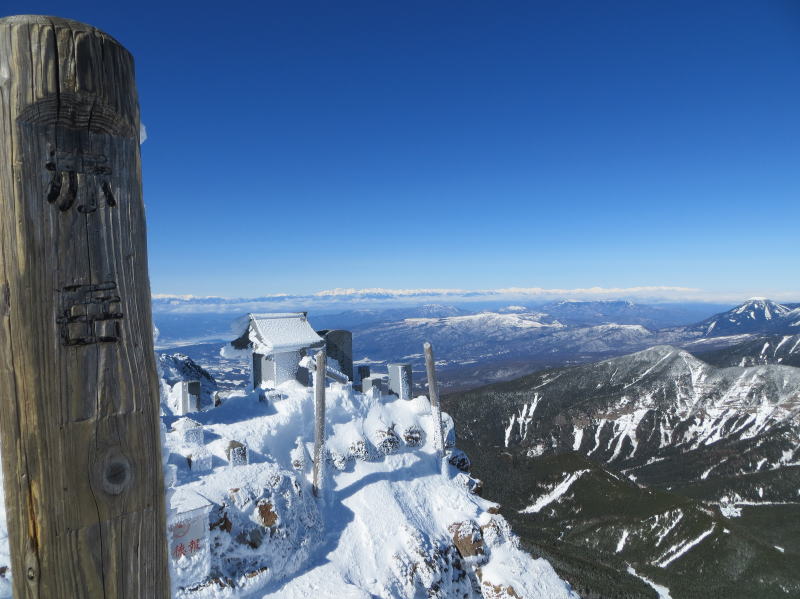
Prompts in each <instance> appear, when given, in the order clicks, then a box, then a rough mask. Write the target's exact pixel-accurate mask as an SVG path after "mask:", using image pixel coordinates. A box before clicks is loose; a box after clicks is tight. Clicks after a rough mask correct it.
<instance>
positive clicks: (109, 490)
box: [0, 16, 169, 599]
mask: <svg viewBox="0 0 800 599" xmlns="http://www.w3.org/2000/svg"><path fill="white" fill-rule="evenodd" d="M0 157H2V158H0V438H1V439H2V455H3V471H4V474H5V476H4V480H5V483H4V485H5V499H6V509H7V516H8V529H9V541H10V545H11V564H12V572H13V578H14V597H16V598H17V599H34V598H36V599H50V598H52V599H61V598H64V599H66V598H69V599H84V598H90V599H95V598H101V597H102V598H103V599H143V598H145V597H147V598H151V597H152V598H155V599H166V598H167V597H169V578H168V568H167V543H166V526H165V511H164V484H163V473H162V466H161V443H160V436H159V422H158V419H159V400H158V380H157V375H156V366H155V358H154V355H153V340H152V333H153V327H152V316H151V312H150V283H149V280H148V273H147V255H146V243H145V241H146V239H145V222H144V205H143V202H142V187H141V167H140V157H139V105H138V99H137V95H136V86H135V83H134V72H133V59H132V57H131V55H130V54H129V53H128V52H127V51H126V50H125V49H124V48H123V47H122V46H121V45H120V44H119V43H118V42H117V41H115V40H114V39H113V38H111V37H110V36H108V35H106V34H105V33H103V32H101V31H98V30H97V29H95V28H93V27H91V26H88V25H84V24H82V23H78V22H75V21H70V20H66V19H59V18H54V17H41V16H15V17H8V18H5V19H0Z"/></svg>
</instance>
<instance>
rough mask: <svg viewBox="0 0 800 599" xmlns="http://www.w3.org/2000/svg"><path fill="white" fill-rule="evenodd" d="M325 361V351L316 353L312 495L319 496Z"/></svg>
mask: <svg viewBox="0 0 800 599" xmlns="http://www.w3.org/2000/svg"><path fill="white" fill-rule="evenodd" d="M326 370H327V359H326V356H325V350H324V349H322V350H320V351H318V352H317V355H316V357H315V368H314V371H315V374H314V483H313V485H314V486H313V489H314V495H317V496H319V492H320V490H321V489H322V478H323V476H324V475H325V464H324V463H323V460H324V449H325V377H326Z"/></svg>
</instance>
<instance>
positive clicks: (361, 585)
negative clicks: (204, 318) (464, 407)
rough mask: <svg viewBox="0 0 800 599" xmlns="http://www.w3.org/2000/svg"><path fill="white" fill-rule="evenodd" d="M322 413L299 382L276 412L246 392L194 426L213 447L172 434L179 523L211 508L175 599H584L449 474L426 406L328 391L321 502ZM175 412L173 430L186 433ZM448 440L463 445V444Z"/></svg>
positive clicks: (456, 474)
mask: <svg viewBox="0 0 800 599" xmlns="http://www.w3.org/2000/svg"><path fill="white" fill-rule="evenodd" d="M262 395H263V394H262ZM167 401H169V400H168V399H167ZM313 406H314V403H313V397H312V389H311V388H306V387H303V386H301V385H299V384H297V383H295V382H290V383H286V384H284V385H281V386H280V387H279V388H278V389H277V390H276V392H272V393H270V399H269V401H266V402H264V401H259V392H258V391H256V392H250V393H248V392H246V391H244V390H241V391H238V392H234V393H231V394H230V395H229V396H228V397H227V398H226V399H225V400H224V402H223V403H222V405H220V406H218V407H216V408H209V409H207V410H206V411H203V412H197V413H193V414H190V416H191V418H192V419H193V420H195V421H196V422H198V423H200V424H201V425H203V429H204V431H203V436H204V438H203V447H202V448H201V447H200V446H198V445H197V444H196V443H195V444H194V447H192V446H190V445H191V444H190V445H187V444H186V443H185V442H184V440H183V439H184V435H183V433H181V432H180V430H176V431H173V432H168V433H167V434H166V435H165V440H166V441H165V443H166V450H167V453H168V454H169V456H168V464H169V466H168V467H167V468H168V479H171V480H172V481H173V487H172V489H171V490H170V494H171V499H170V503H171V507H172V508H173V513H172V515H171V518H172V520H171V522H172V521H175V520H176V519H177V520H180V517H179V516H178V515H177V512H180V511H187V510H189V509H191V508H195V507H196V503H197V498H198V497H200V498H201V499H200V501H201V502H203V500H205V501H206V502H208V504H210V505H208V507H207V511H208V512H209V523H210V525H211V531H210V534H209V539H208V541H207V542H208V546H207V547H206V546H202V545H204V543H197V546H201V547H200V549H199V550H198V551H197V553H196V555H189V554H188V552H186V551H184V552H183V553H186V554H187V555H186V556H185V557H184V556H182V555H181V556H180V557H179V558H178V559H177V561H176V562H175V563H176V569H175V571H174V578H175V580H176V581H177V582H178V584H179V586H184V588H183V589H176V596H178V597H181V598H186V599H189V598H191V599H195V598H196V599H207V598H211V597H215V598H216V597H230V598H233V597H237V598H239V597H241V598H245V597H246V598H261V597H276V598H277V597H281V598H284V597H285V598H303V599H305V598H306V597H308V596H314V597H323V596H324V597H342V598H349V597H354V598H355V597H358V598H362V597H363V598H371V597H381V598H384V597H386V598H390V597H397V598H404V597H408V598H412V597H420V596H427V597H441V598H446V597H476V598H477V597H487V598H489V597H491V598H492V599H495V598H497V599H499V598H503V597H520V598H542V599H544V598H547V599H557V598H560V597H565V598H566V597H576V595H575V594H574V593H573V592H572V591H571V590H570V588H569V586H568V585H567V584H566V583H565V582H564V581H562V580H561V579H560V578H559V577H558V576H557V575H556V573H555V571H554V570H553V569H552V567H551V566H550V564H549V563H548V562H547V561H546V560H543V559H533V558H532V557H531V556H530V555H528V554H527V553H525V552H524V551H522V550H521V549H520V548H519V544H518V540H517V537H516V536H515V535H514V534H513V533H512V532H511V531H510V529H509V527H508V525H507V523H506V521H505V520H504V519H503V518H502V516H500V515H499V514H497V513H496V512H497V509H496V508H497V506H496V505H495V504H493V503H492V502H489V501H487V500H485V499H482V498H481V497H480V496H478V495H476V494H474V493H473V492H472V490H474V487H475V484H476V481H475V480H474V479H471V478H470V477H469V475H468V474H466V473H464V472H462V471H460V470H459V469H458V468H456V467H455V466H453V465H452V464H450V463H449V462H447V461H445V466H444V467H442V464H441V459H440V458H439V457H437V454H436V451H435V448H434V445H433V439H434V431H433V422H434V420H433V417H432V415H431V406H430V403H429V401H428V399H427V398H426V397H422V396H421V397H417V398H415V399H412V400H400V399H398V398H397V397H395V396H393V395H384V396H382V397H379V396H377V395H375V394H374V393H370V394H367V395H364V394H361V393H358V392H356V391H354V390H353V389H352V388H351V386H350V385H349V384H347V385H341V384H338V383H331V384H330V385H329V386H328V388H327V396H326V406H327V407H326V423H327V424H326V427H327V433H326V435H327V442H326V455H327V456H328V459H327V460H326V464H325V476H324V479H323V485H322V486H323V489H322V492H321V493H320V496H319V497H314V495H313V493H312V489H311V472H312V464H311V459H310V455H311V454H312V452H313V419H314V412H313V410H314V407H313ZM170 411H171V410H170V407H169V406H165V412H166V415H165V416H164V422H165V425H166V428H168V429H171V428H174V425H175V424H176V423H177V422H178V420H179V418H178V417H176V416H173V415H171V414H170V413H169V412H170ZM444 421H445V423H446V424H445V428H446V429H447V428H448V427H449V428H452V420H451V419H450V418H449V417H448V416H446V415H445V418H444ZM177 428H180V427H177ZM446 433H447V431H446ZM446 436H447V437H448V438H449V439H450V441H451V443H452V440H453V439H454V434H453V431H452V430H451V431H449V434H446ZM230 441H236V442H239V443H242V444H244V445H246V446H247V448H248V452H249V464H247V465H241V466H231V465H230V464H229V460H228V456H227V454H226V449H227V447H228V445H229V442H230ZM206 451H207V452H208V453H210V455H211V460H210V469H208V467H207V466H201V468H200V470H199V471H198V470H192V469H191V468H190V466H189V464H188V461H187V459H186V456H190V455H192V454H194V455H202V454H204V453H205V452H206ZM459 454H460V452H459V451H458V450H456V449H454V448H452V447H451V448H449V449H448V455H449V456H451V457H454V456H456V457H457V456H459ZM460 455H462V456H463V454H460ZM452 461H455V460H452ZM205 462H206V463H207V462H209V460H208V456H206V457H205ZM195 467H197V466H195ZM172 547H173V549H174V546H172ZM174 557H175V552H174V551H173V558H174ZM205 573H207V574H208V575H207V576H205V581H200V580H198V579H199V578H200V577H202V575H203V574H205ZM212 579H213V582H209V580H212Z"/></svg>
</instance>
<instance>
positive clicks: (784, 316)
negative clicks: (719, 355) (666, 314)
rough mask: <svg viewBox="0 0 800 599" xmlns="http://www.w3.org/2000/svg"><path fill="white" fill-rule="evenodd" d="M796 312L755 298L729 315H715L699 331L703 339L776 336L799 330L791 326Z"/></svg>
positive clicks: (775, 303)
mask: <svg viewBox="0 0 800 599" xmlns="http://www.w3.org/2000/svg"><path fill="white" fill-rule="evenodd" d="M793 312H794V310H792V309H791V308H789V307H787V306H784V305H783V304H779V303H777V302H773V301H772V300H769V299H766V298H752V299H750V300H748V301H746V302H744V303H743V304H741V305H740V306H737V307H735V308H733V309H731V310H728V311H727V312H722V313H720V314H715V315H714V316H712V317H710V318H708V319H706V320H704V321H702V322H701V323H699V324H698V325H697V327H696V328H698V329H699V330H701V331H702V334H703V336H704V337H710V336H715V337H718V336H722V335H736V334H741V333H773V332H783V331H788V330H789V329H790V328H792V327H800V323H793V322H791V320H792V318H791V316H792V314H793Z"/></svg>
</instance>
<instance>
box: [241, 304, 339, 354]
mask: <svg viewBox="0 0 800 599" xmlns="http://www.w3.org/2000/svg"><path fill="white" fill-rule="evenodd" d="M249 316H250V322H249V325H248V327H249V339H250V342H251V343H252V344H253V349H254V350H255V351H256V352H258V353H261V354H264V355H269V354H274V353H281V352H288V351H297V350H299V349H303V348H306V347H319V346H322V345H323V344H324V343H325V341H324V340H323V339H322V337H320V336H319V335H317V333H316V332H314V329H313V328H311V325H310V324H309V323H308V319H307V318H306V315H305V314H304V313H303V312H282V313H275V314H250V315H249Z"/></svg>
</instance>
